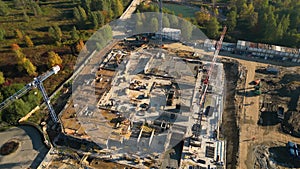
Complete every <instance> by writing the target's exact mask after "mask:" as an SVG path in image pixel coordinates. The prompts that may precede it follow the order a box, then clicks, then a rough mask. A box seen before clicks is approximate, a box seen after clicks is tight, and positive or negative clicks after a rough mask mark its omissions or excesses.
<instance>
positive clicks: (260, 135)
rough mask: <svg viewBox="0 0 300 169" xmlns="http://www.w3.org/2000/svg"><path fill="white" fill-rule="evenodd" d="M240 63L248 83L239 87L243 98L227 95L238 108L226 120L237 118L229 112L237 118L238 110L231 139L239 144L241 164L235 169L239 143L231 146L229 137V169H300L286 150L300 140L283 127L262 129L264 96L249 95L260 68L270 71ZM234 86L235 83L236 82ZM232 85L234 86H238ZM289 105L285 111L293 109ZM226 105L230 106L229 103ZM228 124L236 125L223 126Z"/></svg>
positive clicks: (259, 64)
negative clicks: (289, 145) (260, 119)
mask: <svg viewBox="0 0 300 169" xmlns="http://www.w3.org/2000/svg"><path fill="white" fill-rule="evenodd" d="M236 60H237V61H238V62H239V63H240V64H241V65H242V66H243V67H244V68H245V70H246V72H247V73H246V74H245V81H243V80H239V81H238V83H237V85H236V86H237V93H239V94H236V95H235V97H233V96H232V93H231V92H230V91H229V92H228V91H227V97H226V100H228V99H229V98H231V100H232V101H231V104H235V106H233V107H231V108H230V107H229V106H227V107H226V108H225V112H224V116H225V117H224V118H226V116H227V117H234V115H232V114H231V115H230V114H229V113H228V111H229V112H231V113H233V114H234V110H235V109H236V112H237V115H236V116H237V128H236V129H235V130H234V129H233V130H231V134H229V136H230V135H231V136H233V138H231V139H238V140H239V141H238V143H237V144H238V145H239V148H238V153H237V156H238V160H237V165H236V166H234V165H235V162H236V161H235V159H236V158H235V156H234V155H235V154H234V152H235V151H237V150H236V147H235V144H236V142H237V141H235V143H234V142H231V140H230V138H226V134H225V138H226V139H227V142H228V147H227V151H228V152H227V168H238V169H246V168H248V169H252V168H257V169H258V168H280V169H281V168H289V167H294V168H300V161H297V160H294V159H291V158H290V157H289V155H288V153H287V149H286V148H285V144H286V143H287V141H293V142H296V143H298V144H299V143H300V138H296V137H293V136H290V135H289V134H285V133H283V132H281V131H280V127H279V126H280V125H279V124H277V125H267V126H262V125H258V123H257V122H258V120H259V117H260V111H259V110H260V108H261V107H260V105H261V104H260V103H261V102H262V100H263V96H264V94H262V95H258V96H255V95H250V96H249V95H246V94H245V93H249V92H251V90H253V86H251V85H250V84H249V83H250V82H252V81H253V80H255V78H257V76H256V73H255V70H256V68H257V67H258V66H264V67H266V66H267V65H265V64H262V63H257V62H250V61H244V60H239V59H236ZM225 69H226V67H225ZM227 71H228V70H227ZM231 71H232V70H231ZM229 72H230V71H229ZM240 78H243V75H240ZM231 80H232V79H231ZM232 83H234V80H233V82H232ZM228 84H230V82H229V83H228V82H227V85H228ZM231 85H232V86H234V84H231ZM228 89H229V90H230V87H228V86H227V90H228ZM239 91H241V92H239ZM230 93H231V94H230ZM243 93H244V94H243ZM228 97H229V98H228ZM283 104H285V103H284V102H283ZM289 104H290V103H287V105H286V106H283V107H289V106H291V105H289ZM296 104H297V103H296ZM226 105H229V103H228V101H227V103H226ZM296 107H297V106H296ZM228 108H229V109H228ZM224 118H223V119H224ZM226 122H227V123H228V122H229V123H230V122H234V120H232V119H231V120H228V119H227V120H226V119H225V121H223V123H225V124H224V127H226ZM229 126H230V125H229ZM231 127H234V125H231ZM224 130H225V133H226V131H227V130H229V129H228V128H226V129H224ZM238 130H239V137H238V136H236V134H235V131H238ZM227 135H228V134H227ZM228 139H229V140H228ZM232 141H233V140H232ZM228 156H230V157H228Z"/></svg>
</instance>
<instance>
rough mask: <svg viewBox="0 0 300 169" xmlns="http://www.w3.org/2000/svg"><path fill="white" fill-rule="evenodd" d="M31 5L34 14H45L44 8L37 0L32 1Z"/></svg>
mask: <svg viewBox="0 0 300 169" xmlns="http://www.w3.org/2000/svg"><path fill="white" fill-rule="evenodd" d="M30 6H31V7H32V10H33V13H34V16H39V15H42V14H43V12H42V9H41V7H40V6H39V4H38V3H37V2H34V1H32V2H31V5H30Z"/></svg>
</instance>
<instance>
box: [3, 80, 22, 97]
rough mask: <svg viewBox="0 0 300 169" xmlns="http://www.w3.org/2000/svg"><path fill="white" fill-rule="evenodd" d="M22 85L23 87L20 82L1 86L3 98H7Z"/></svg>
mask: <svg viewBox="0 0 300 169" xmlns="http://www.w3.org/2000/svg"><path fill="white" fill-rule="evenodd" d="M23 87H24V84H22V83H14V84H12V85H9V86H3V87H1V88H0V90H1V93H2V95H3V98H8V97H9V96H11V95H13V94H14V93H16V92H17V91H19V90H20V89H22V88H23Z"/></svg>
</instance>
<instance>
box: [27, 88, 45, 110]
mask: <svg viewBox="0 0 300 169" xmlns="http://www.w3.org/2000/svg"><path fill="white" fill-rule="evenodd" d="M23 99H24V101H25V102H26V104H28V105H29V108H30V109H33V108H35V107H36V106H37V105H39V104H40V102H41V100H42V95H41V92H40V91H39V90H38V89H33V90H31V91H29V92H28V93H27V94H26V95H25V96H24V97H23Z"/></svg>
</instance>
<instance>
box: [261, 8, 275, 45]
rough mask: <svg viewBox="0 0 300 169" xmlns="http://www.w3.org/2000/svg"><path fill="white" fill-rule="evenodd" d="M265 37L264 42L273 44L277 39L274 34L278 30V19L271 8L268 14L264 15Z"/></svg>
mask: <svg viewBox="0 0 300 169" xmlns="http://www.w3.org/2000/svg"><path fill="white" fill-rule="evenodd" d="M263 24H264V27H263V37H264V40H266V41H269V42H272V41H273V40H274V39H276V37H275V36H276V35H275V34H274V31H275V30H276V28H277V23H276V18H275V15H274V12H273V9H272V8H271V7H270V8H269V9H268V12H267V13H265V14H264V17H263Z"/></svg>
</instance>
